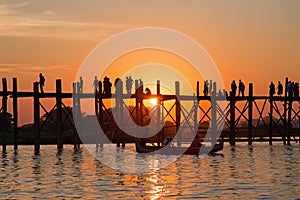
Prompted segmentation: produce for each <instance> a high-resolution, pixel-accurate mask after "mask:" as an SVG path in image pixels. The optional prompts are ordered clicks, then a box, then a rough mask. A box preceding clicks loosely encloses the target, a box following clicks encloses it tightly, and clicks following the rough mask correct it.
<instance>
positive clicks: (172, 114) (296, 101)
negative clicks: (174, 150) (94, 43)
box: [0, 78, 300, 152]
mask: <svg viewBox="0 0 300 200" xmlns="http://www.w3.org/2000/svg"><path fill="white" fill-rule="evenodd" d="M287 82H288V79H287V78H286V83H287ZM135 83H136V84H135V86H136V87H135V89H136V92H135V94H124V93H123V83H122V81H120V83H118V84H117V85H116V87H115V93H114V94H103V93H102V82H99V88H98V90H97V91H96V93H82V92H81V91H80V89H79V83H73V92H72V93H63V92H62V84H61V80H59V79H58V80H56V92H52V93H40V92H39V87H38V82H34V83H33V91H32V92H20V91H18V87H17V79H16V78H13V88H12V90H8V88H7V80H6V79H5V78H3V79H2V91H0V96H1V97H2V105H1V110H0V112H1V114H2V115H1V116H2V118H3V119H4V120H3V124H2V125H0V130H1V132H2V138H1V141H2V150H3V151H6V145H7V136H8V133H7V129H6V128H3V127H7V126H8V124H9V121H8V119H7V116H8V112H7V107H8V106H7V104H8V98H12V99H13V101H12V104H13V106H12V108H13V113H12V124H13V145H14V149H15V150H16V149H18V144H19V142H18V138H19V136H20V133H19V127H18V100H19V99H20V98H33V102H34V107H33V113H34V122H33V127H34V128H33V132H34V142H33V143H34V150H35V152H38V151H39V149H40V144H41V141H40V133H41V131H42V130H43V127H44V124H45V123H46V122H47V121H51V120H52V121H53V123H55V124H56V130H55V132H56V138H57V140H56V144H57V148H58V149H62V148H63V144H64V134H65V130H64V127H66V124H69V125H71V126H72V127H73V143H74V148H76V149H78V148H79V147H80V143H81V141H80V138H79V137H78V134H77V131H76V128H75V126H74V123H73V121H72V120H71V119H73V118H72V117H73V114H74V115H76V116H74V117H76V118H77V119H80V118H82V113H81V100H82V99H91V98H94V99H95V105H94V106H95V112H96V113H95V115H96V116H97V118H98V121H99V124H100V126H101V127H102V129H103V131H104V132H105V134H107V135H110V139H111V140H112V141H113V142H115V143H117V144H118V146H119V145H120V144H121V143H122V144H123V145H125V143H127V142H133V140H132V138H131V139H130V137H127V136H126V135H127V134H126V133H124V131H122V130H121V129H120V128H119V127H118V126H116V124H115V122H114V119H113V116H112V113H111V111H110V108H107V107H106V105H105V102H104V101H105V99H112V100H114V101H115V104H116V105H115V108H114V109H115V110H116V112H117V113H118V116H123V112H127V111H128V112H129V113H130V116H131V118H132V119H133V121H134V122H135V123H136V124H137V125H140V126H143V123H144V120H145V118H147V114H145V109H146V108H145V106H144V103H143V102H144V101H145V100H147V99H151V98H157V104H158V105H160V106H159V107H157V109H156V111H155V112H156V115H157V119H159V120H160V121H161V122H162V123H163V122H165V121H166V119H168V120H170V121H171V122H172V123H171V124H172V125H170V126H169V127H166V126H164V127H163V128H162V130H161V131H160V132H159V133H158V134H157V135H156V136H155V137H156V138H155V140H156V141H157V142H158V145H160V143H161V142H162V140H163V138H164V136H165V134H166V132H167V129H168V128H169V129H170V128H173V129H174V130H175V131H176V133H177V141H176V142H177V145H181V142H184V133H183V132H181V133H180V132H179V130H180V127H184V129H185V130H187V131H190V132H194V133H196V132H197V133H198V134H200V135H203V134H204V133H206V132H207V131H208V128H209V132H208V134H210V138H211V140H212V141H213V142H214V141H215V140H217V139H218V138H217V136H216V135H214V133H215V132H216V131H217V130H220V131H222V136H223V137H225V139H226V140H228V141H229V143H230V144H231V145H235V143H236V141H247V142H248V144H249V145H251V144H252V142H253V141H268V142H269V144H270V145H272V142H273V141H276V140H280V141H283V143H284V144H288V145H289V144H291V141H295V142H299V140H300V134H299V133H300V120H299V119H300V107H299V106H300V98H299V97H295V96H290V95H288V94H287V89H285V94H284V96H282V97H279V96H270V95H268V96H254V95H253V84H252V83H249V87H248V94H247V95H246V96H244V97H242V96H235V94H233V93H231V92H230V94H229V96H226V97H225V96H222V97H221V96H218V95H217V86H216V83H213V84H212V87H211V91H210V95H209V96H201V95H200V84H199V82H197V86H196V92H195V94H194V95H191V96H188V95H182V94H180V83H179V82H175V95H168V94H161V88H160V81H157V85H156V94H151V95H146V94H144V93H143V86H141V87H139V85H138V82H137V81H136V82H135ZM285 85H286V84H285ZM99 91H100V92H99ZM44 98H48V99H55V100H56V101H55V105H54V106H53V108H52V109H51V110H47V109H46V108H45V107H44V106H43V105H42V103H41V102H40V99H44ZM70 98H72V100H73V105H72V109H73V113H72V111H71V110H68V109H66V108H67V106H66V105H65V104H64V99H70ZM125 99H133V100H134V101H135V105H134V107H133V108H132V109H131V108H130V107H129V106H128V105H126V103H124V100H125ZM184 101H187V102H190V103H191V104H192V106H191V108H189V109H188V108H185V107H184V106H183V105H182V102H184ZM166 102H170V104H171V105H169V106H166V105H165V104H166ZM221 102H223V103H225V107H222V106H220V103H221ZM204 104H205V105H204ZM206 104H208V106H207V105H206ZM41 109H42V110H43V111H44V112H45V113H46V119H45V120H44V121H41V115H40V110H41ZM54 111H55V112H54ZM266 112H267V113H268V114H267V115H266V116H265V115H264V113H266ZM53 113H55V118H54V117H53ZM63 115H64V118H63ZM126 120H127V119H126ZM222 121H223V122H224V123H222ZM296 122H297V124H296ZM123 124H124V126H125V125H126V122H123ZM1 127H2V128H1ZM261 133H267V134H261Z"/></svg>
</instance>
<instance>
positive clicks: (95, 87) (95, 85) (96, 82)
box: [92, 76, 99, 93]
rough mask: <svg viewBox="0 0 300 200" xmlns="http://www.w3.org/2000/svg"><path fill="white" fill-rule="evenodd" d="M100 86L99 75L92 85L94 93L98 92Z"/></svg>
mask: <svg viewBox="0 0 300 200" xmlns="http://www.w3.org/2000/svg"><path fill="white" fill-rule="evenodd" d="M98 86H99V81H98V79H97V76H95V78H94V82H93V85H92V87H94V93H96V92H97V90H98Z"/></svg>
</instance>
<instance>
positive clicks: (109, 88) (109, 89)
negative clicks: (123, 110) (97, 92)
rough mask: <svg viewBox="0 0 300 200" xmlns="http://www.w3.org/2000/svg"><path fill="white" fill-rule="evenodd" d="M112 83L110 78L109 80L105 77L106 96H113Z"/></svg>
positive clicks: (104, 92)
mask: <svg viewBox="0 0 300 200" xmlns="http://www.w3.org/2000/svg"><path fill="white" fill-rule="evenodd" d="M111 86H112V84H111V82H110V78H108V77H107V76H105V77H104V81H103V87H104V90H103V94H105V95H111Z"/></svg>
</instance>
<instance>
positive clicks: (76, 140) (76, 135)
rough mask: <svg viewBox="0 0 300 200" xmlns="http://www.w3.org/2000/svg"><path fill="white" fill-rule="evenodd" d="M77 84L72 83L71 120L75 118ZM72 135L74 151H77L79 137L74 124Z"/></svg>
mask: <svg viewBox="0 0 300 200" xmlns="http://www.w3.org/2000/svg"><path fill="white" fill-rule="evenodd" d="M76 86H77V84H76V83H73V96H72V98H73V103H72V109H73V118H74V117H76V116H77V95H78V94H77V87H76ZM73 134H74V141H73V143H74V149H75V150H79V149H80V140H79V135H78V132H77V130H76V128H75V124H74V130H73Z"/></svg>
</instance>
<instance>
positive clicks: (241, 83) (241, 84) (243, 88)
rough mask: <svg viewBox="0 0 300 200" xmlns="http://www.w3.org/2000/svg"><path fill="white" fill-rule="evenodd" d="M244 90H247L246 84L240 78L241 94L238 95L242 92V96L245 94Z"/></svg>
mask: <svg viewBox="0 0 300 200" xmlns="http://www.w3.org/2000/svg"><path fill="white" fill-rule="evenodd" d="M244 92H245V85H244V83H243V82H242V80H241V79H240V80H239V94H238V96H240V94H242V96H244Z"/></svg>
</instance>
